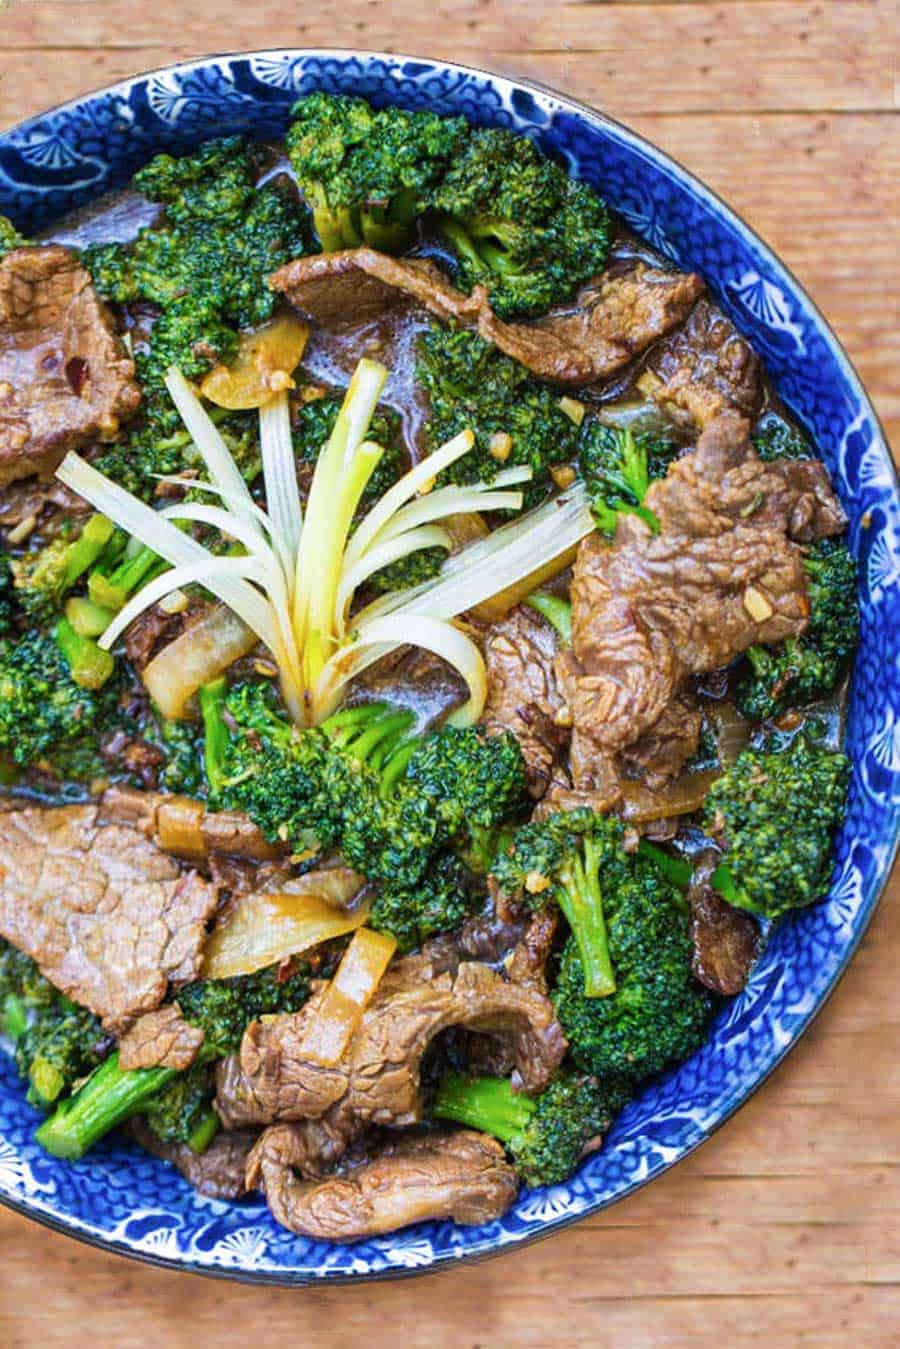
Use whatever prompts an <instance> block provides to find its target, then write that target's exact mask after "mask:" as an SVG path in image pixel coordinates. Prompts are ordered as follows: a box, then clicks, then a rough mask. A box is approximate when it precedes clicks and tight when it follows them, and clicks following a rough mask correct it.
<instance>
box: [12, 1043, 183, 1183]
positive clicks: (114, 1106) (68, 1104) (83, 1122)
mask: <svg viewBox="0 0 900 1349" xmlns="http://www.w3.org/2000/svg"><path fill="white" fill-rule="evenodd" d="M177 1075H178V1070H177V1069H176V1068H132V1069H129V1070H128V1071H123V1070H122V1069H121V1068H120V1067H119V1055H118V1052H116V1053H115V1054H111V1055H110V1057H109V1058H108V1059H106V1060H105V1061H104V1062H103V1063H101V1064H100V1066H99V1068H95V1069H94V1071H93V1072H92V1073H91V1075H90V1077H89V1078H88V1079H87V1081H86V1082H84V1084H83V1085H82V1086H81V1087H80V1088H79V1089H78V1091H77V1092H76V1093H75V1095H74V1096H72V1097H70V1098H69V1100H67V1101H63V1102H62V1104H61V1105H59V1106H57V1108H56V1110H55V1111H54V1113H53V1114H52V1115H51V1116H50V1117H49V1119H47V1120H45V1121H44V1123H43V1124H42V1125H41V1127H40V1128H39V1129H38V1130H37V1132H36V1134H35V1138H36V1140H37V1141H38V1143H40V1145H41V1147H42V1148H44V1149H45V1150H46V1151H47V1152H49V1153H50V1154H51V1155H52V1156H54V1157H61V1158H63V1159H64V1160H65V1161H76V1160H77V1159H78V1158H79V1157H83V1156H84V1154H85V1153H86V1152H87V1151H88V1150H89V1149H90V1148H92V1147H93V1146H94V1144H95V1143H97V1142H98V1141H99V1140H100V1139H101V1138H102V1137H103V1136H104V1134H107V1133H109V1131H110V1129H114V1128H115V1127H116V1125H118V1124H122V1123H123V1122H124V1121H125V1120H127V1119H129V1118H130V1117H131V1116H132V1115H135V1114H137V1113H138V1112H139V1111H140V1109H141V1106H142V1105H144V1104H145V1102H146V1101H148V1100H149V1099H150V1097H151V1096H154V1095H155V1094H156V1092H158V1091H160V1090H161V1089H162V1088H163V1087H165V1086H167V1085H168V1083H169V1082H171V1081H172V1079H173V1078H174V1077H176V1076H177Z"/></svg>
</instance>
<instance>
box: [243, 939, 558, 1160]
mask: <svg viewBox="0 0 900 1349" xmlns="http://www.w3.org/2000/svg"><path fill="white" fill-rule="evenodd" d="M323 987H324V986H323ZM322 991H323V989H322V988H319V989H317V990H316V991H315V992H314V993H313V996H312V997H311V999H310V1001H309V1002H308V1003H307V1004H306V1005H305V1006H304V1007H303V1008H302V1009H301V1010H300V1011H299V1012H297V1013H295V1014H293V1015H291V1016H279V1017H274V1018H272V1019H271V1020H267V1021H262V1022H256V1023H254V1024H253V1025H251V1026H249V1027H248V1029H247V1031H246V1033H245V1035H244V1039H243V1043H242V1045H241V1052H240V1056H239V1059H238V1060H235V1059H234V1058H232V1059H229V1060H226V1061H225V1063H224V1064H223V1065H222V1066H221V1067H220V1069H219V1077H218V1091H217V1097H216V1108H217V1110H218V1112H219V1114H220V1115H221V1117H222V1119H223V1121H224V1122H225V1124H226V1126H227V1127H229V1128H230V1127H237V1126H238V1125H241V1124H250V1123H255V1124H266V1123H273V1122H275V1121H277V1120H296V1119H320V1118H322V1117H324V1116H326V1115H328V1116H330V1117H331V1118H332V1119H333V1120H334V1121H335V1122H336V1123H341V1122H344V1123H346V1132H347V1136H348V1137H349V1136H352V1134H353V1133H354V1132H355V1130H356V1129H357V1127H358V1125H359V1124H361V1123H362V1124H382V1125H389V1126H391V1127H398V1126H403V1125H407V1124H413V1123H416V1122H417V1121H418V1120H419V1119H420V1118H421V1115H422V1098H421V1091H420V1073H421V1066H422V1060H423V1058H424V1055H425V1052H426V1050H427V1049H428V1047H429V1045H430V1044H431V1043H432V1041H433V1040H434V1039H435V1037H436V1036H437V1035H439V1034H440V1033H441V1032H442V1031H444V1030H447V1029H448V1028H449V1027H450V1026H463V1027H465V1028H466V1029H468V1030H473V1031H480V1032H484V1033H496V1034H502V1035H503V1036H504V1037H506V1038H508V1039H509V1041H510V1042H511V1044H512V1046H513V1056H514V1060H515V1065H516V1070H515V1074H514V1081H515V1082H516V1083H517V1085H518V1086H520V1087H524V1088H525V1089H526V1090H528V1091H532V1092H533V1091H539V1090H541V1089H542V1088H543V1087H545V1086H546V1085H547V1083H548V1082H549V1080H550V1078H551V1077H552V1076H553V1073H554V1072H555V1071H556V1069H557V1068H558V1066H559V1064H560V1062H561V1061H562V1057H563V1055H564V1053H565V1050H566V1041H565V1038H564V1037H563V1033H562V1030H561V1028H560V1026H559V1023H558V1021H557V1020H556V1015H555V1012H554V1010H553V1006H552V1004H551V1003H550V1001H549V999H548V998H547V997H546V996H545V995H544V994H543V993H542V992H540V991H539V990H538V989H536V988H533V987H529V986H526V985H521V984H513V983H510V982H508V981H507V980H505V979H504V978H503V977H502V976H501V975H500V974H498V973H497V972H496V971H495V970H492V969H490V968H489V967H488V966H487V965H482V964H480V963H478V962H476V961H469V962H464V963H463V964H461V965H460V966H459V968H458V970H457V971H456V972H455V973H453V972H450V971H448V972H445V973H442V974H436V973H435V967H434V965H433V962H432V961H431V960H430V959H429V958H428V957H423V956H411V957H407V958H406V959H405V960H402V961H398V962H397V966H396V968H393V969H391V970H390V971H389V972H388V974H387V975H386V976H385V979H384V980H383V981H382V985H381V987H379V990H378V993H377V994H376V996H375V999H374V1000H373V1002H372V1004H371V1006H370V1007H369V1008H368V1009H367V1011H366V1012H365V1014H364V1016H363V1019H362V1022H361V1024H360V1027H359V1029H358V1030H357V1032H356V1034H355V1035H354V1036H353V1038H352V1040H351V1043H350V1045H349V1047H348V1049H347V1051H346V1053H345V1055H344V1057H343V1059H342V1060H341V1062H340V1063H338V1064H337V1065H335V1066H334V1067H327V1068H326V1067H322V1066H321V1065H319V1064H316V1063H311V1062H309V1061H307V1060H305V1059H304V1058H303V1049H302V1044H303V1035H304V1032H305V1029H306V1026H307V1024H308V1022H309V1020H310V1019H313V1018H315V1016H316V1015H317V1011H318V1003H319V1000H320V998H321V996H322Z"/></svg>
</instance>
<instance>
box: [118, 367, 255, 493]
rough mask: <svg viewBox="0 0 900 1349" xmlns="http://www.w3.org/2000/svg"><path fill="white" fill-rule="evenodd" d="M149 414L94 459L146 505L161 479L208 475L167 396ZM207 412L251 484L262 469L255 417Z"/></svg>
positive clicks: (240, 413)
mask: <svg viewBox="0 0 900 1349" xmlns="http://www.w3.org/2000/svg"><path fill="white" fill-rule="evenodd" d="M175 363H176V364H177V363H178V362H177V360H176V361H175ZM160 364H161V366H162V362H161V363H160ZM147 411H148V416H147V418H146V419H145V420H144V421H143V422H142V423H141V424H140V425H138V426H135V427H133V428H132V429H130V430H129V432H128V435H127V436H126V438H125V439H123V440H120V441H117V442H116V444H115V445H111V446H109V447H108V448H107V449H105V450H104V452H103V454H101V455H99V456H98V458H97V459H96V460H95V463H96V466H97V468H98V469H100V471H101V473H105V474H106V475H107V477H109V478H112V479H113V481H114V482H116V483H118V484H119V485H120V486H121V487H124V488H126V490H127V491H129V492H132V493H133V494H134V495H135V496H138V497H140V498H141V499H142V500H144V501H149V500H150V499H151V498H152V497H153V496H154V495H155V494H156V492H157V489H158V488H159V478H160V477H163V476H166V475H168V474H176V473H181V472H183V471H184V470H185V469H191V470H192V471H193V472H194V473H196V476H197V477H199V478H202V477H204V476H205V469H204V467H203V463H202V460H201V459H200V457H199V455H198V454H197V451H196V449H195V447H194V442H193V440H192V438H191V436H190V434H189V433H188V432H187V431H185V430H184V428H183V427H181V423H180V420H179V418H178V414H177V412H176V411H175V409H174V407H173V405H172V404H171V401H170V400H169V398H168V395H167V394H166V395H165V398H162V397H160V398H158V399H157V400H155V401H154V400H151V403H150V406H149V407H148V409H147ZM208 412H209V415H210V417H211V419H212V420H213V421H214V422H215V423H216V426H217V427H218V429H219V434H220V435H221V436H222V439H223V440H224V441H225V444H226V445H227V446H228V450H229V453H230V454H231V456H232V458H233V459H234V460H235V462H236V463H237V465H238V468H239V469H240V470H241V473H242V475H243V477H244V478H245V479H246V481H247V482H252V481H253V480H254V478H256V477H257V476H258V474H259V471H260V467H261V461H260V449H259V429H258V428H259V423H258V418H257V415H256V413H247V412H226V411H225V410H224V409H222V408H209V409H208ZM179 427H180V428H181V429H177V428H179ZM187 496H190V493H189V492H188V493H187ZM205 499H206V498H204V500H205Z"/></svg>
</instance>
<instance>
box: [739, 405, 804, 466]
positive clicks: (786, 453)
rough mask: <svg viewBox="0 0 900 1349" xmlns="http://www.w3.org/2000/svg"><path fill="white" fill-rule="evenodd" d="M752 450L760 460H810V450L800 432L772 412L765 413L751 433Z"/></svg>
mask: <svg viewBox="0 0 900 1349" xmlns="http://www.w3.org/2000/svg"><path fill="white" fill-rule="evenodd" d="M753 448H754V449H755V450H756V453H757V454H758V455H759V457H760V459H764V460H766V461H771V460H773V459H811V458H812V448H811V446H810V444H809V442H808V440H807V439H806V437H805V436H804V435H803V433H802V432H801V431H798V430H797V428H796V427H795V426H789V425H788V423H787V422H786V421H783V420H782V419H781V417H779V416H778V415H777V413H774V412H768V413H766V415H765V417H763V418H762V420H761V421H760V422H759V423H758V425H757V427H756V429H755V431H754V432H753Z"/></svg>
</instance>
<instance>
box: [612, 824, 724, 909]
mask: <svg viewBox="0 0 900 1349" xmlns="http://www.w3.org/2000/svg"><path fill="white" fill-rule="evenodd" d="M638 852H639V853H640V854H641V855H642V856H643V857H646V858H647V859H648V860H649V861H651V862H654V863H655V864H656V866H657V867H658V869H659V870H660V871H661V872H662V874H663V875H664V876H665V878H666V880H667V881H669V882H670V883H671V884H672V885H674V886H675V887H676V889H678V890H680V891H681V892H682V893H684V892H686V891H687V890H688V889H689V888H690V884H691V879H692V877H693V874H694V868H693V867H692V866H691V864H690V862H689V861H688V860H687V858H686V857H676V856H675V855H674V854H673V853H670V852H666V851H665V849H664V848H658V847H657V846H656V844H655V843H648V842H647V840H646V839H645V838H642V839H641V841H640V843H639V844H638ZM709 883H710V885H711V886H712V888H713V889H714V890H715V891H716V893H717V894H720V895H721V896H722V898H723V899H724V900H725V901H726V902H727V903H728V904H734V905H736V906H737V907H738V908H741V909H749V908H750V907H751V905H750V902H749V900H748V897H747V895H746V893H745V891H744V890H743V889H742V888H741V887H740V886H739V885H738V883H737V881H736V880H735V878H734V875H733V874H732V871H731V868H730V867H729V866H728V865H727V864H726V863H725V862H720V863H719V865H718V866H717V867H716V869H715V871H714V872H713V874H712V875H711V876H710V878H709Z"/></svg>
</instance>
